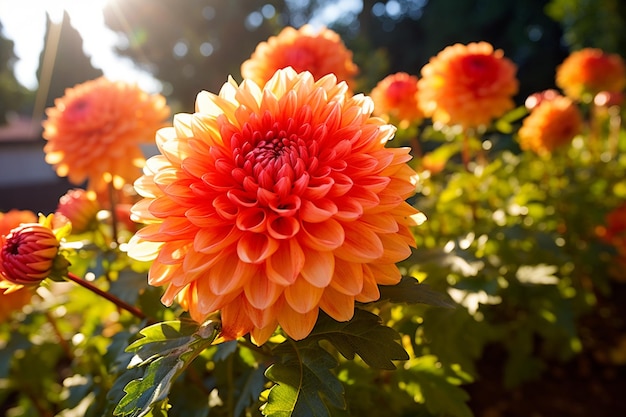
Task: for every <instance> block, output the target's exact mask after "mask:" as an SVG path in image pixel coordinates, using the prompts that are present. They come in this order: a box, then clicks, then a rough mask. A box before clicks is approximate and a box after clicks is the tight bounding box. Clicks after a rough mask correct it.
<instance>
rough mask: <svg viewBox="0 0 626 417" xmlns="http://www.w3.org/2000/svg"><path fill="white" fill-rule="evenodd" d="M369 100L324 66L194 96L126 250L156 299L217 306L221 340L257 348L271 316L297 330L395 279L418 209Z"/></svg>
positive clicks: (168, 134) (169, 133) (165, 139)
mask: <svg viewBox="0 0 626 417" xmlns="http://www.w3.org/2000/svg"><path fill="white" fill-rule="evenodd" d="M372 110H373V104H372V101H371V99H370V98H369V97H366V96H363V95H356V96H352V95H350V94H348V86H347V84H346V83H345V82H340V83H337V79H336V78H335V76H334V75H328V76H325V77H322V78H320V79H318V80H315V78H314V77H313V75H312V74H311V73H309V72H302V73H297V72H296V71H295V70H293V69H292V68H286V69H283V70H278V71H277V72H276V74H275V75H274V76H273V77H272V78H271V79H270V80H269V81H268V82H267V83H263V86H259V85H257V84H256V83H255V82H253V81H250V80H244V82H243V83H241V84H240V85H237V84H236V83H235V81H234V80H232V79H230V81H229V82H228V83H226V84H225V85H224V86H223V87H222V89H221V91H220V93H219V95H214V94H212V93H209V92H206V91H205V92H201V93H200V94H199V95H198V98H197V102H196V113H194V114H178V115H176V116H175V117H174V126H173V127H168V128H164V129H161V130H159V132H158V134H157V138H156V140H157V145H158V147H159V149H160V151H161V155H157V156H154V157H152V158H150V159H149V160H148V162H147V164H146V168H145V169H144V175H143V176H142V177H141V178H139V179H138V180H137V181H136V183H135V187H136V189H137V192H138V193H139V194H140V195H141V196H143V197H144V199H143V200H141V201H139V202H138V203H137V204H135V205H134V207H133V214H134V215H135V216H137V217H139V218H140V219H141V221H142V222H144V223H147V225H146V226H145V227H143V228H142V229H140V230H139V231H138V232H137V233H136V234H135V235H134V236H133V238H132V239H131V241H130V242H129V254H130V256H132V257H134V258H136V259H140V260H154V261H153V263H152V266H151V268H150V272H149V277H148V280H149V283H150V284H151V285H156V286H159V285H163V286H166V287H167V289H166V291H165V293H164V295H163V297H162V301H163V303H164V304H166V305H170V304H171V303H172V302H173V301H174V300H175V298H176V297H177V296H178V300H179V302H180V303H181V305H182V306H183V307H185V308H187V309H188V310H189V312H190V314H191V317H193V318H194V319H195V320H197V321H202V320H204V319H205V318H206V317H207V315H209V314H211V313H213V312H216V311H218V310H220V311H221V319H222V329H223V336H224V337H225V338H235V337H238V336H241V335H244V334H246V333H251V335H252V337H253V338H254V340H255V341H256V343H258V344H261V343H264V341H266V340H267V338H269V337H270V335H271V334H272V333H273V331H274V330H275V329H276V328H277V326H278V325H280V326H281V327H282V329H283V330H284V331H285V333H286V334H287V335H289V336H291V337H292V338H294V339H302V338H304V337H306V336H307V335H308V334H309V333H310V331H311V329H312V328H313V325H314V324H315V321H316V319H317V316H318V312H319V309H322V310H323V311H325V312H326V313H328V314H329V315H330V316H331V317H333V318H334V319H336V320H338V321H346V320H349V319H350V318H351V317H352V316H353V313H354V303H355V301H361V302H368V301H373V300H377V299H378V298H379V296H380V294H379V292H378V287H377V285H378V284H395V283H397V282H398V281H399V279H400V272H399V270H398V268H397V266H396V262H399V261H401V260H403V259H405V258H406V257H407V256H409V254H410V252H411V249H410V247H411V246H414V245H415V240H414V237H413V236H412V234H411V232H410V230H409V227H410V226H412V225H415V224H417V223H418V222H419V221H420V220H421V219H420V216H421V217H423V215H421V213H419V212H418V210H416V209H415V208H413V207H412V206H410V205H409V204H407V203H406V202H405V199H406V198H407V197H409V196H411V195H412V194H413V193H414V191H415V183H414V180H415V178H416V173H415V172H414V171H413V170H412V169H411V168H410V167H409V166H408V165H407V164H406V162H407V161H408V160H409V159H410V158H411V157H410V155H409V149H408V148H386V147H385V144H386V142H387V141H388V140H390V139H391V138H392V137H393V134H394V131H395V128H394V127H393V126H391V125H388V124H385V123H384V122H383V121H382V119H380V118H375V117H371V113H372Z"/></svg>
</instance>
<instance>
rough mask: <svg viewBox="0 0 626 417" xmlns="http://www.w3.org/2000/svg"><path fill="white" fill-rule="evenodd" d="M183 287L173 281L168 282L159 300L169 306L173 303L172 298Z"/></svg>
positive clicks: (174, 297) (173, 298)
mask: <svg viewBox="0 0 626 417" xmlns="http://www.w3.org/2000/svg"><path fill="white" fill-rule="evenodd" d="M151 285H152V284H151ZM183 290H184V288H182V287H179V286H177V285H174V284H173V283H170V284H169V285H168V286H167V288H166V289H165V292H164V293H163V295H162V296H161V302H162V303H163V305H164V306H166V307H169V306H171V305H172V304H173V303H174V300H175V299H176V297H177V296H178V295H179V294H180V293H181V291H183ZM194 320H195V319H194Z"/></svg>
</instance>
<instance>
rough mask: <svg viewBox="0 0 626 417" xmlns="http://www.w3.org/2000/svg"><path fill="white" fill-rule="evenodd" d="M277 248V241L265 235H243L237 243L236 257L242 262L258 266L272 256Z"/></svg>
mask: <svg viewBox="0 0 626 417" xmlns="http://www.w3.org/2000/svg"><path fill="white" fill-rule="evenodd" d="M278 247H279V243H278V241H277V240H275V239H273V238H271V237H270V236H268V235H266V234H261V233H244V234H243V236H242V237H241V239H239V241H238V242H237V255H238V256H239V259H241V260H242V261H243V262H247V263H251V264H258V263H261V262H263V261H265V260H266V259H268V258H269V257H270V256H272V255H273V254H274V253H275V252H276V251H277V250H278Z"/></svg>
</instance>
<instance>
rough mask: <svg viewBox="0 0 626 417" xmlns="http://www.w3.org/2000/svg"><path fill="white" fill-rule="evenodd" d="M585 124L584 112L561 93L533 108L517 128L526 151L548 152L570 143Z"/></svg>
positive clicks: (521, 145)
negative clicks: (582, 113)
mask: <svg viewBox="0 0 626 417" xmlns="http://www.w3.org/2000/svg"><path fill="white" fill-rule="evenodd" d="M582 126H583V119H582V115H581V113H580V110H579V109H578V106H576V103H574V102H573V101H572V100H571V99H569V98H568V97H564V96H560V95H559V96H556V97H553V98H551V99H549V100H543V101H541V103H540V104H539V105H538V106H536V107H534V108H533V109H532V110H531V112H530V114H529V115H528V116H527V117H526V118H525V119H524V121H523V122H522V127H520V129H519V131H518V140H519V143H520V147H521V148H522V149H523V150H531V151H533V152H536V153H538V154H543V155H547V154H550V153H551V152H552V151H554V150H555V149H556V148H558V147H561V146H563V145H566V144H568V143H570V142H571V141H572V139H574V137H575V136H576V135H577V134H579V133H580V132H581V130H582Z"/></svg>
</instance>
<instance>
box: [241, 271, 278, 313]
mask: <svg viewBox="0 0 626 417" xmlns="http://www.w3.org/2000/svg"><path fill="white" fill-rule="evenodd" d="M283 289H284V286H282V285H278V284H276V283H274V282H273V281H271V280H270V279H268V278H267V277H266V276H265V275H262V274H259V275H257V276H256V277H253V278H252V279H250V280H249V281H248V282H247V283H246V284H245V285H244V293H245V295H246V299H247V300H248V302H249V303H250V305H252V307H254V308H259V309H265V308H268V307H269V306H271V305H272V304H274V302H276V300H277V299H278V297H279V296H280V295H281V294H282V293H283Z"/></svg>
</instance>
